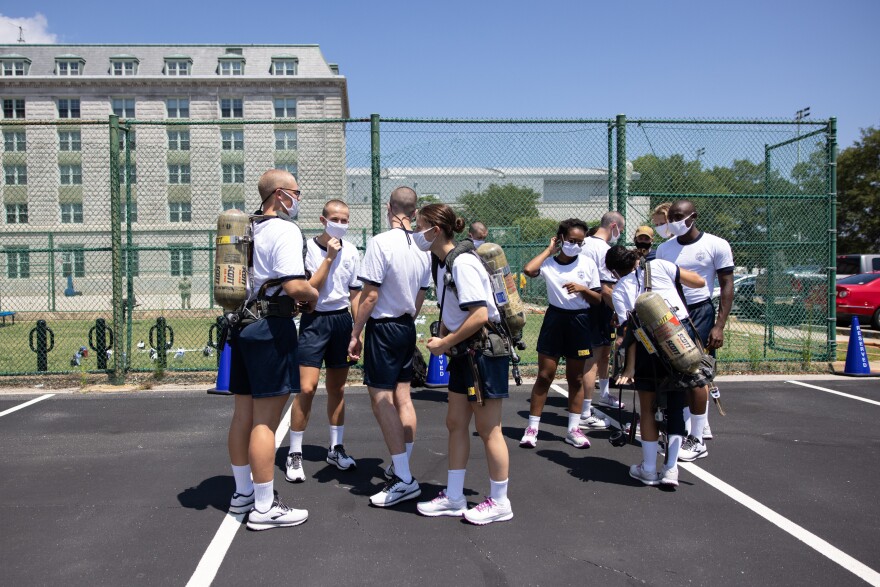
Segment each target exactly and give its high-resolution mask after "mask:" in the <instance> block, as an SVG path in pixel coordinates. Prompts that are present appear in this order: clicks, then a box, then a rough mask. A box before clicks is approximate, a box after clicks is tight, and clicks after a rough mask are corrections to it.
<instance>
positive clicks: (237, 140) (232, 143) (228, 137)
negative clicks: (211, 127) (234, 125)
mask: <svg viewBox="0 0 880 587" xmlns="http://www.w3.org/2000/svg"><path fill="white" fill-rule="evenodd" d="M220 138H221V139H222V141H221V142H222V145H223V150H224V151H243V150H244V131H243V130H221V131H220Z"/></svg>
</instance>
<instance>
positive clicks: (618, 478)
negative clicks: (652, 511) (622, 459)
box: [535, 449, 642, 487]
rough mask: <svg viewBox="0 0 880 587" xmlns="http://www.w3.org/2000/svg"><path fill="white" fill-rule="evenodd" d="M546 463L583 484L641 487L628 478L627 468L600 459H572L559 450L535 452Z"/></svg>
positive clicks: (614, 462) (587, 457) (584, 457)
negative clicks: (550, 463) (562, 468)
mask: <svg viewBox="0 0 880 587" xmlns="http://www.w3.org/2000/svg"><path fill="white" fill-rule="evenodd" d="M535 454H537V455H538V456H541V457H543V458H545V459H547V460H548V461H550V462H552V463H555V464H557V465H560V466H562V467H565V468H566V470H567V471H568V474H569V475H571V476H572V477H574V478H575V479H578V480H580V481H584V482H591V483H611V484H614V485H627V486H630V487H641V486H642V484H641V483H639V482H638V481H636V480H635V479H633V478H632V477H630V476H629V466H628V465H624V464H623V463H619V462H617V461H613V460H611V459H606V458H602V457H592V456H583V457H581V456H578V457H573V456H571V455H570V454H568V453H565V452H563V451H561V450H548V449H539V450H537V451H536V452H535Z"/></svg>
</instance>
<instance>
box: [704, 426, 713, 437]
mask: <svg viewBox="0 0 880 587" xmlns="http://www.w3.org/2000/svg"><path fill="white" fill-rule="evenodd" d="M703 440H712V429H711V428H709V425H708V424H706V425H705V426H703Z"/></svg>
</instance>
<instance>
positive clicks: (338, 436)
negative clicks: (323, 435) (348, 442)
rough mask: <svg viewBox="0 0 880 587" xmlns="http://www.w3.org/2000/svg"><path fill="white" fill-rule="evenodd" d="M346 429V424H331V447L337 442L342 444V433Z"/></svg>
mask: <svg viewBox="0 0 880 587" xmlns="http://www.w3.org/2000/svg"><path fill="white" fill-rule="evenodd" d="M344 431H345V426H330V448H333V447H334V446H336V445H337V444H342V434H343V432H344Z"/></svg>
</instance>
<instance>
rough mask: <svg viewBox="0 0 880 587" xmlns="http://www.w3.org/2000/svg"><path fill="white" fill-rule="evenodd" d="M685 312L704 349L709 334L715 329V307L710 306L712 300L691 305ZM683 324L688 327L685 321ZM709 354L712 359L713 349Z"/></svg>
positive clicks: (707, 342)
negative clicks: (689, 317) (688, 315)
mask: <svg viewBox="0 0 880 587" xmlns="http://www.w3.org/2000/svg"><path fill="white" fill-rule="evenodd" d="M687 310H688V314H690V316H691V322H693V323H694V328H696V330H697V334H699V336H700V342H702V343H703V347H705V346H706V345H707V344H709V333H710V332H711V331H712V329H713V328H714V327H715V306H713V305H712V300H703V301H702V302H697V303H696V304H691V305H690V306H688V307H687ZM685 324H686V325H687V326H690V325H689V324H688V322H687V321H685ZM688 332H690V328H688ZM709 354H710V355H712V356H713V357H714V356H715V350H714V349H713V350H712V351H710V352H709Z"/></svg>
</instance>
